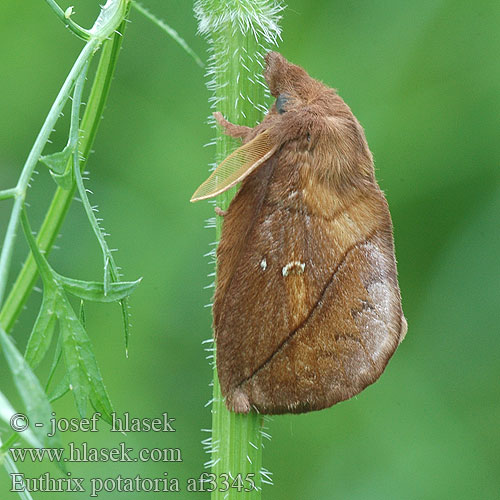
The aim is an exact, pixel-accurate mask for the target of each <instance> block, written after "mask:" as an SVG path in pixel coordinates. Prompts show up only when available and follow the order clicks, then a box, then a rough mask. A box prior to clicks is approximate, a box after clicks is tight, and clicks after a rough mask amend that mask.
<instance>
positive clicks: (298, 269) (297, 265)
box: [281, 260, 306, 276]
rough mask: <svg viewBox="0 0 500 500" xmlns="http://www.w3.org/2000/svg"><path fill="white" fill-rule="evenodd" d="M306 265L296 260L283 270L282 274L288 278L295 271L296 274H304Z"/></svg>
mask: <svg viewBox="0 0 500 500" xmlns="http://www.w3.org/2000/svg"><path fill="white" fill-rule="evenodd" d="M305 267H306V265H305V263H304V262H300V261H298V260H294V261H292V262H289V263H288V264H287V265H286V266H283V268H282V269H281V274H282V275H283V276H288V275H289V274H290V272H291V271H295V273H296V274H302V273H303V272H304V269H305Z"/></svg>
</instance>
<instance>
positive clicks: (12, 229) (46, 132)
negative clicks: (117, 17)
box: [0, 40, 99, 304]
mask: <svg viewBox="0 0 500 500" xmlns="http://www.w3.org/2000/svg"><path fill="white" fill-rule="evenodd" d="M98 45H99V41H98V40H91V41H90V42H88V43H87V44H86V45H85V47H84V48H83V50H82V51H81V52H80V55H79V56H78V58H77V60H76V62H75V64H74V65H73V67H72V68H71V71H70V72H69V75H68V76H67V78H66V80H65V82H64V84H63V86H62V87H61V90H60V91H59V94H58V95H57V97H56V100H55V101H54V104H53V105H52V107H51V108H50V111H49V114H48V115H47V118H46V119H45V122H44V124H43V125H42V128H41V129H40V132H39V133H38V136H37V138H36V140H35V144H34V145H33V147H32V148H31V151H30V153H29V155H28V158H27V160H26V163H25V164H24V167H23V170H22V172H21V176H20V177H19V180H18V183H17V186H16V190H17V195H16V197H15V201H14V207H13V209H12V213H11V216H10V220H9V224H8V226H7V232H6V234H5V239H4V244H3V248H2V253H1V255H0V304H1V303H2V300H3V295H4V293H5V288H6V286H7V274H8V269H9V266H10V260H11V258H12V250H13V248H14V242H15V236H16V230H17V227H18V225H19V218H20V215H21V209H22V207H23V204H24V200H25V198H26V194H27V191H28V186H29V181H30V179H31V176H32V175H33V171H34V170H35V167H36V165H37V163H38V160H39V158H40V155H41V154H42V151H43V148H44V147H45V144H46V143H47V140H48V139H49V137H50V134H51V133H52V129H53V128H54V125H55V123H56V122H57V120H58V118H59V116H60V114H61V112H62V110H63V108H64V105H65V104H66V101H67V100H68V98H69V95H70V92H71V89H72V88H73V85H74V84H75V81H76V79H77V78H78V76H79V75H80V72H81V71H82V68H83V67H84V65H85V64H87V62H88V60H89V59H90V57H91V56H92V54H93V52H94V51H95V50H96V48H97V47H98Z"/></svg>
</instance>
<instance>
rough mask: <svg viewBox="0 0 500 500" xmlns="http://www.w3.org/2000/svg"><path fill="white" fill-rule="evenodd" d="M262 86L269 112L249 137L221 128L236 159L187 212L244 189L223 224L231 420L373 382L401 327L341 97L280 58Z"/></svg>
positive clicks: (370, 182)
mask: <svg viewBox="0 0 500 500" xmlns="http://www.w3.org/2000/svg"><path fill="white" fill-rule="evenodd" d="M264 76H265V78H266V81H267V83H268V85H269V89H270V90H271V94H272V95H273V96H274V97H276V102H275V104H274V105H273V106H272V107H271V109H270V110H269V112H268V113H267V115H266V117H265V118H264V120H263V121H262V122H261V123H260V124H259V125H257V126H256V127H254V128H249V127H244V126H239V125H233V124H231V123H229V122H227V121H226V120H224V119H223V118H222V115H220V113H216V114H215V116H216V118H217V121H218V122H219V124H220V125H221V126H222V127H224V128H225V132H226V134H229V135H231V136H233V137H241V138H242V139H243V145H242V146H241V147H240V148H239V149H237V150H236V151H235V152H234V153H232V154H231V155H230V156H229V157H228V158H226V160H224V161H223V162H222V163H221V165H219V167H217V169H216V170H215V171H214V172H213V173H212V175H211V176H210V177H209V179H207V181H205V183H203V184H202V185H201V186H200V187H199V188H198V190H197V191H196V192H195V194H194V195H193V198H192V199H191V201H197V200H200V199H205V198H209V197H213V196H215V195H217V194H219V193H221V192H223V191H225V190H226V189H228V188H229V187H231V186H233V185H235V184H236V183H237V182H242V184H241V188H240V189H239V191H238V193H237V194H236V196H235V198H234V199H233V201H232V202H231V204H230V205H229V208H228V211H227V213H224V225H223V229H222V237H221V240H220V245H219V247H218V250H217V262H218V268H217V269H218V278H217V288H216V291H215V299H214V306H213V317H214V329H215V339H216V345H217V353H216V359H217V371H218V375H219V380H220V385H221V390H222V394H223V395H224V396H225V399H226V405H227V407H228V408H229V409H230V410H233V411H235V412H239V413H246V412H248V411H250V410H251V409H254V410H256V411H258V412H260V413H268V414H277V413H301V412H307V411H312V410H320V409H322V408H326V407H329V406H331V405H333V404H335V403H338V402H339V401H343V400H346V399H348V398H351V397H352V396H354V395H355V394H358V393H359V392H360V391H362V390H363V389H364V388H365V387H366V386H368V385H369V384H372V383H373V382H375V381H376V380H377V379H378V378H379V376H380V375H381V373H382V372H383V370H384V368H385V366H386V364H387V362H388V361H389V358H390V357H391V356H392V354H393V353H394V351H395V349H396V347H397V346H398V344H399V343H400V342H401V341H402V340H403V338H404V336H405V334H406V330H407V324H406V320H405V318H404V316H403V311H402V308H401V296H400V292H399V286H398V281H397V271H396V260H395V257H394V246H393V236H392V222H391V217H390V214H389V209H388V206H387V202H386V199H385V197H384V194H383V193H382V191H381V190H380V188H379V186H378V184H377V182H376V180H375V176H374V169H373V159H372V154H371V152H370V150H369V149H368V144H367V142H366V139H365V134H364V131H363V129H362V127H361V125H360V124H359V122H358V121H357V119H356V118H355V117H354V115H353V114H352V112H351V110H350V109H349V107H348V106H347V105H346V104H345V102H344V101H343V100H342V99H341V98H340V97H339V96H338V95H337V93H336V91H335V90H333V89H331V88H329V87H327V86H325V85H324V84H323V83H321V82H319V81H317V80H314V79H313V78H311V77H310V76H309V75H308V74H307V73H306V72H305V71H304V69H302V68H301V67H299V66H296V65H293V64H290V63H289V62H288V61H287V60H286V59H285V58H284V57H283V56H281V55H280V54H278V53H277V52H270V53H268V54H267V56H266V69H265V72H264ZM219 213H220V211H219Z"/></svg>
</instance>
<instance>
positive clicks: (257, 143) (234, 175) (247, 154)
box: [191, 130, 276, 202]
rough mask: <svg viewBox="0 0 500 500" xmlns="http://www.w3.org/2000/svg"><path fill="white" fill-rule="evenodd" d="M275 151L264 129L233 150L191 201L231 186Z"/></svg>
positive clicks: (219, 192) (211, 196)
mask: <svg viewBox="0 0 500 500" xmlns="http://www.w3.org/2000/svg"><path fill="white" fill-rule="evenodd" d="M275 152H276V145H275V144H274V143H273V141H272V140H271V138H270V135H269V132H268V131H267V130H265V131H264V132H262V133H261V134H258V135H257V136H256V137H254V138H253V139H252V140H251V141H249V142H248V143H246V144H244V145H243V146H241V147H239V148H238V149H236V150H235V151H233V152H232V153H231V154H230V155H229V156H228V157H227V158H226V159H225V160H224V161H223V162H222V163H221V164H220V165H219V166H218V167H217V168H216V169H215V170H214V171H213V172H212V174H211V175H210V177H209V178H208V179H207V180H206V181H205V182H204V183H203V184H201V186H200V187H199V188H198V189H197V190H196V191H195V192H194V194H193V196H192V197H191V202H195V201H199V200H205V199H207V198H213V197H214V196H217V195H218V194H221V193H223V192H224V191H227V190H228V189H230V188H232V187H233V186H235V185H236V184H238V183H239V182H241V181H242V180H243V179H245V178H246V177H247V176H248V175H250V174H251V173H252V172H254V171H255V170H256V169H257V168H258V167H260V166H261V165H262V164H263V163H265V161H266V160H267V159H269V158H270V157H271V156H272V155H273V154H274V153H275Z"/></svg>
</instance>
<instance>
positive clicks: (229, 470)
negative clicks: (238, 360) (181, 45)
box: [195, 0, 282, 500]
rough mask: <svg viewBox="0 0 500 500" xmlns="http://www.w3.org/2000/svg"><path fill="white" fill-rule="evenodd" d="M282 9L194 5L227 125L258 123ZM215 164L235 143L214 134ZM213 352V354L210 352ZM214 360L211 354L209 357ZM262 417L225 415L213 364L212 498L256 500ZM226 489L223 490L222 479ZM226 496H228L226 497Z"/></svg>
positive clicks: (222, 1) (225, 1)
mask: <svg viewBox="0 0 500 500" xmlns="http://www.w3.org/2000/svg"><path fill="white" fill-rule="evenodd" d="M281 10H282V7H281V6H280V5H279V4H278V3H277V2H275V1H271V0H253V1H252V0H200V1H198V2H197V3H196V4H195V13H196V15H197V17H198V20H199V31H200V32H201V33H203V34H205V35H206V36H207V38H208V41H209V43H210V51H211V56H210V59H209V63H210V65H209V68H208V76H209V77H210V81H209V82H208V87H209V89H210V90H212V91H213V97H212V98H211V101H212V108H213V110H214V111H220V112H222V114H223V115H224V116H225V117H226V118H227V119H228V120H229V121H231V122H233V123H237V124H239V125H247V126H250V127H253V126H255V125H256V123H258V121H260V120H261V119H262V116H263V113H264V112H265V111H266V107H265V106H264V105H263V103H264V100H265V92H266V87H265V83H264V81H263V78H262V70H263V67H264V64H263V56H264V54H265V52H266V51H267V50H268V48H270V47H271V46H272V45H274V44H275V43H276V41H277V39H278V38H279V36H280V30H279V27H278V21H279V18H280V17H279V12H280V11H281ZM215 144H216V155H217V157H216V160H217V162H220V161H221V160H222V159H223V158H225V157H226V156H227V155H228V154H230V153H231V152H232V151H233V150H234V149H235V148H236V147H237V146H238V141H236V140H235V139H233V138H230V137H228V136H226V135H223V134H222V133H221V131H220V130H219V129H218V130H217V137H216V141H215ZM234 193H235V189H232V190H230V191H227V192H225V193H223V194H222V195H220V196H218V197H217V206H219V207H220V208H221V209H223V210H224V209H226V208H227V207H228V206H229V203H230V201H231V198H232V197H233V195H234ZM221 229H222V218H221V217H218V218H217V220H216V239H217V241H219V240H220V237H221ZM214 353H215V350H214ZM214 359H215V356H214ZM262 426H263V417H262V416H261V415H258V414H257V413H255V412H253V411H252V412H250V413H249V414H247V415H243V414H236V413H234V412H231V411H228V410H227V408H226V406H225V402H224V399H223V397H222V394H221V390H220V386H219V381H218V378H217V370H216V367H215V364H214V384H213V406H212V438H211V441H210V445H211V446H210V447H208V448H209V452H210V453H211V455H212V457H211V460H210V461H209V462H208V464H209V465H210V466H211V468H212V473H213V474H214V480H215V481H216V482H217V484H218V488H216V489H215V490H214V491H213V492H212V498H213V499H217V500H218V499H223V498H233V494H236V493H237V494H238V495H237V498H245V499H258V498H260V496H261V490H262V483H263V482H270V480H269V473H268V472H267V470H265V469H263V467H262V437H263V432H262ZM226 478H227V480H228V481H229V484H230V487H229V489H228V490H226V491H224V490H225V488H224V487H222V488H221V487H220V486H221V484H224V479H226ZM228 493H229V496H228Z"/></svg>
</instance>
